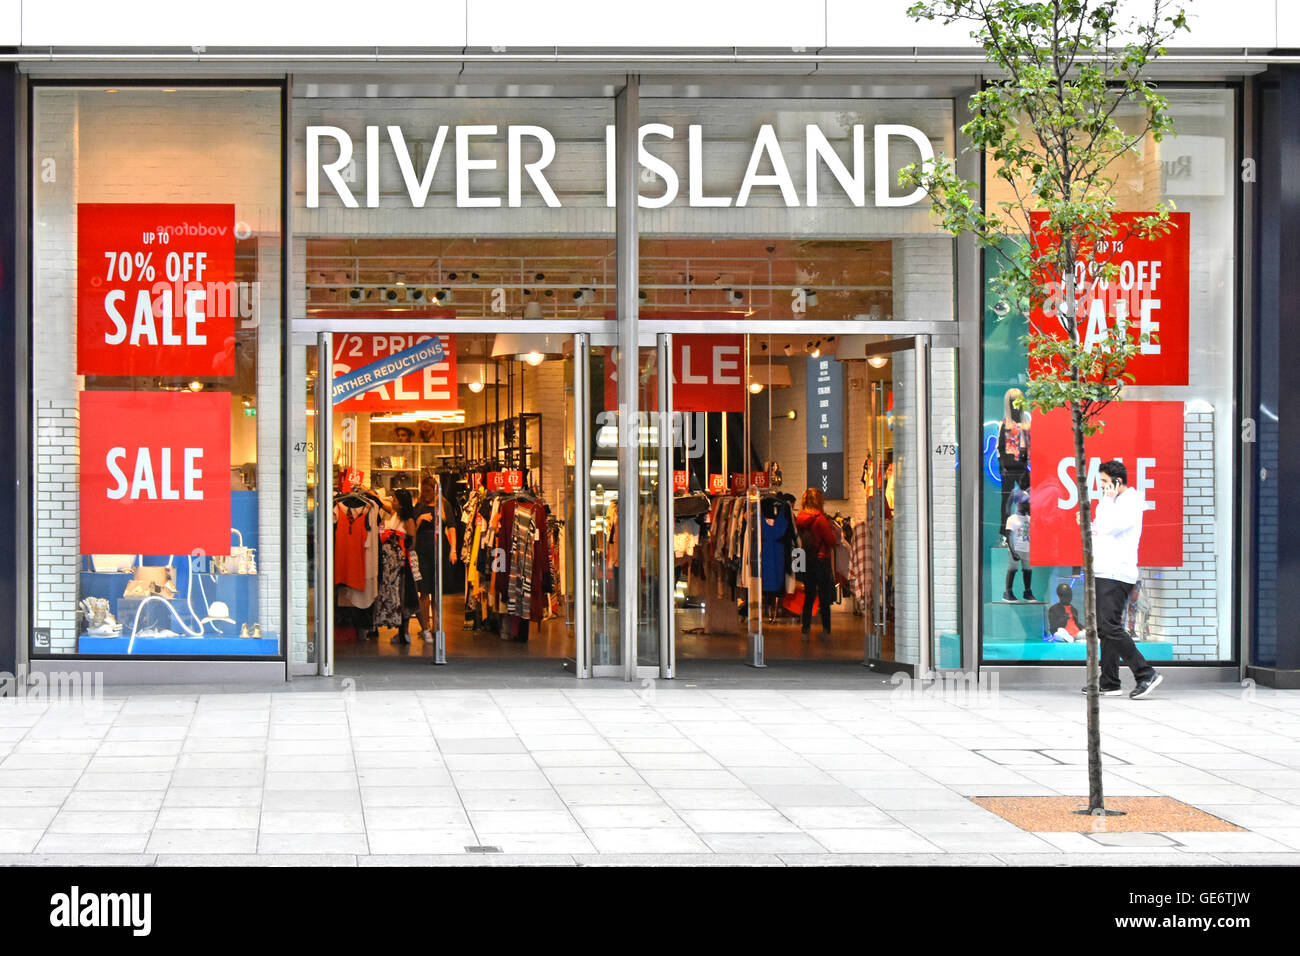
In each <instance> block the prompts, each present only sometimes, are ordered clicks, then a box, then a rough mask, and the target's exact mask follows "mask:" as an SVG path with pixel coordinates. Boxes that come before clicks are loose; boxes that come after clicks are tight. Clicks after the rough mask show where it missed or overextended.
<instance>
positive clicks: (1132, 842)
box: [1084, 832, 1182, 846]
mask: <svg viewBox="0 0 1300 956" xmlns="http://www.w3.org/2000/svg"><path fill="white" fill-rule="evenodd" d="M1084 836H1086V837H1088V838H1089V839H1090V840H1092V841H1093V842H1095V843H1100V844H1101V845H1102V846H1182V844H1181V843H1179V842H1178V841H1177V840H1175V839H1174V838H1173V837H1169V836H1166V835H1165V834H1163V833H1137V832H1133V833H1086V834H1084Z"/></svg>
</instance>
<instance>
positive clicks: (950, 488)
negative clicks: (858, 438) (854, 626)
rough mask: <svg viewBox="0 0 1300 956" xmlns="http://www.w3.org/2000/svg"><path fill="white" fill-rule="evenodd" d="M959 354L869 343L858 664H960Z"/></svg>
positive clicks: (902, 343) (925, 344)
mask: <svg viewBox="0 0 1300 956" xmlns="http://www.w3.org/2000/svg"><path fill="white" fill-rule="evenodd" d="M956 355H957V350H956V349H955V348H952V347H948V346H947V345H946V344H944V347H939V348H935V347H934V346H933V344H932V342H931V339H930V337H929V336H924V335H918V336H912V337H907V338H902V339H895V340H893V341H888V342H879V343H874V344H871V345H868V346H867V349H866V356H867V367H868V369H869V373H868V376H867V381H866V383H865V384H866V389H865V396H864V401H865V402H866V406H867V411H868V418H867V421H868V426H867V428H866V430H865V431H866V434H865V439H866V457H865V459H864V460H863V462H862V475H861V481H862V483H863V485H864V488H865V490H866V504H867V509H866V521H865V526H866V527H865V532H866V534H865V541H864V542H862V545H861V546H860V551H859V554H860V555H863V560H864V563H865V566H866V574H865V578H866V581H867V600H866V608H865V610H866V641H865V653H864V663H866V664H867V666H869V667H873V668H876V669H880V670H886V671H895V670H904V671H907V672H909V673H912V674H914V675H917V676H921V675H926V674H929V673H931V672H933V671H935V670H936V669H942V668H956V667H960V666H961V645H960V639H959V637H958V633H959V631H958V624H957V622H958V620H959V595H960V574H959V567H958V563H957V556H958V554H959V550H960V540H959V532H960V521H959V516H958V512H957V509H958V495H957V488H958V482H957V474H958V471H957V469H958V454H957V437H956V436H957V435H958V434H959V432H958V428H957V401H956V398H957V382H956V369H957V362H956Z"/></svg>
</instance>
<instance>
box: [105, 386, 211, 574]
mask: <svg viewBox="0 0 1300 956" xmlns="http://www.w3.org/2000/svg"><path fill="white" fill-rule="evenodd" d="M230 409H231V396H230V393H228V392H198V393H192V392H122V391H88V392H82V393H81V524H80V527H81V553H82V554H97V553H105V552H107V553H112V554H123V553H134V554H186V555H188V554H192V553H193V552H194V551H195V550H199V551H202V552H204V553H206V554H210V555H213V554H229V553H230V543H231V541H230Z"/></svg>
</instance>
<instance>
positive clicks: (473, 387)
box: [469, 381, 483, 395]
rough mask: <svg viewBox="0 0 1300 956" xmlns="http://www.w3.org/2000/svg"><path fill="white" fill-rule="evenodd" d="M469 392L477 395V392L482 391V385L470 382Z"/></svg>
mask: <svg viewBox="0 0 1300 956" xmlns="http://www.w3.org/2000/svg"><path fill="white" fill-rule="evenodd" d="M469 390H470V391H471V392H473V393H474V394H475V395H477V394H478V393H479V392H481V391H483V383H482V382H479V381H474V382H470V383H469Z"/></svg>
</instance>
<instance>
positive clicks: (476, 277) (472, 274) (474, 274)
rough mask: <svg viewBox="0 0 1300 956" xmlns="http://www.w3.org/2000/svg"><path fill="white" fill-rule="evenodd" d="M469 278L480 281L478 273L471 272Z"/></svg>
mask: <svg viewBox="0 0 1300 956" xmlns="http://www.w3.org/2000/svg"><path fill="white" fill-rule="evenodd" d="M469 277H470V278H471V279H478V273H477V272H471V273H470V274H469ZM452 278H453V279H454V278H456V277H455V276H452Z"/></svg>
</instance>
